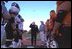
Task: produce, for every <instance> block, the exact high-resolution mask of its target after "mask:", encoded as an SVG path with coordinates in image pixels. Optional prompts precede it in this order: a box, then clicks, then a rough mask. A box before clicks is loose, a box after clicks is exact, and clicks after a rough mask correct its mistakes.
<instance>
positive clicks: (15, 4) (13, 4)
mask: <svg viewBox="0 0 72 49" xmlns="http://www.w3.org/2000/svg"><path fill="white" fill-rule="evenodd" d="M11 6H15V7H17V8H18V9H19V10H20V7H19V5H18V4H17V3H15V2H13V3H12V5H11Z"/></svg>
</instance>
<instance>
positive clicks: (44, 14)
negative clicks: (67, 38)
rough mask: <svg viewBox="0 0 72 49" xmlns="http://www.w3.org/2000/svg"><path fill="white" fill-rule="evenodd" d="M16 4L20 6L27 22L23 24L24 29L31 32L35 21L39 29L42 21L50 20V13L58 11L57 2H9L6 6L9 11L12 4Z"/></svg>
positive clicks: (21, 13)
mask: <svg viewBox="0 0 72 49" xmlns="http://www.w3.org/2000/svg"><path fill="white" fill-rule="evenodd" d="M13 2H16V3H18V4H19V6H20V12H19V14H20V15H21V16H22V18H23V19H24V20H25V21H24V23H23V29H24V30H27V31H29V30H30V28H29V26H30V24H31V23H32V22H33V21H34V22H35V23H36V25H38V28H39V26H40V21H44V23H45V22H46V20H47V19H49V18H50V11H51V10H55V11H56V1H8V3H6V4H5V6H6V8H7V10H8V11H9V9H10V7H11V4H12V3H13Z"/></svg>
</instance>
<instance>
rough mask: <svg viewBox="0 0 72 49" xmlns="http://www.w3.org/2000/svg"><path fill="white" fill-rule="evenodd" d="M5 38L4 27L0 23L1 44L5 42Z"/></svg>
mask: <svg viewBox="0 0 72 49" xmlns="http://www.w3.org/2000/svg"><path fill="white" fill-rule="evenodd" d="M5 39H6V33H5V27H4V26H2V25H1V44H4V43H5Z"/></svg>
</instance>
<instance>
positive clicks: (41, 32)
mask: <svg viewBox="0 0 72 49" xmlns="http://www.w3.org/2000/svg"><path fill="white" fill-rule="evenodd" d="M40 39H41V41H42V42H45V40H46V36H45V34H44V31H40Z"/></svg>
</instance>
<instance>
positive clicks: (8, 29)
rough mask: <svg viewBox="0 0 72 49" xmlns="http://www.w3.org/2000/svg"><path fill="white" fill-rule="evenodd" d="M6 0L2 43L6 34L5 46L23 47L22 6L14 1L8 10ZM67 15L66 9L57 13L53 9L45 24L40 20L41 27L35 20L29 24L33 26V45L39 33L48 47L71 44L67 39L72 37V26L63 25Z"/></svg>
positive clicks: (2, 24)
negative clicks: (71, 34)
mask: <svg viewBox="0 0 72 49" xmlns="http://www.w3.org/2000/svg"><path fill="white" fill-rule="evenodd" d="M5 2H6V1H1V7H2V8H1V10H2V12H1V14H2V16H1V43H2V41H3V36H5V35H6V42H5V43H2V44H5V46H4V47H5V48H7V47H11V46H12V47H13V48H21V40H22V33H23V22H24V19H23V18H22V16H21V15H20V14H19V12H20V7H19V5H18V4H17V3H15V2H13V3H12V4H11V8H10V9H9V11H7V9H6V7H5ZM65 15H66V14H65V11H64V10H60V11H59V12H58V13H57V14H56V13H55V11H54V10H51V11H50V19H47V21H46V23H45V24H44V22H43V21H40V22H41V24H40V27H39V28H38V26H37V25H36V24H35V22H32V23H31V24H30V26H29V27H30V28H31V43H32V46H36V40H37V34H39V35H40V40H41V42H42V45H44V46H46V47H47V48H63V47H64V46H65V44H68V45H70V43H71V42H68V41H67V40H70V38H71V36H70V33H71V32H70V31H71V27H68V28H66V27H63V26H65V25H64V24H63V23H62V19H63V18H64V16H65ZM67 35H69V37H67ZM66 38H67V39H66Z"/></svg>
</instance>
